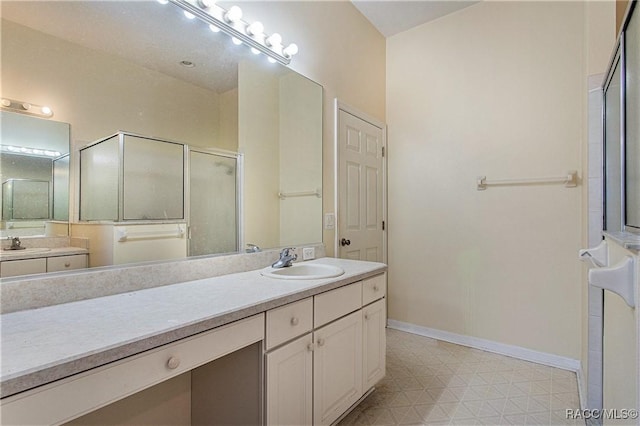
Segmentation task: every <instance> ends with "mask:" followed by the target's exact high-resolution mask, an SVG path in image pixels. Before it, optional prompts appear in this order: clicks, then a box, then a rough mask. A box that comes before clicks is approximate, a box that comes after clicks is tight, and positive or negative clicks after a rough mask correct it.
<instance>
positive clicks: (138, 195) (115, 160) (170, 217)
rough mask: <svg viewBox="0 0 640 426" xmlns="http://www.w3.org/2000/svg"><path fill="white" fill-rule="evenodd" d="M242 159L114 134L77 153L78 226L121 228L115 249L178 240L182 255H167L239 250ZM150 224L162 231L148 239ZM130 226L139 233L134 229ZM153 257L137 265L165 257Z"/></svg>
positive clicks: (140, 137)
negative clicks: (128, 243)
mask: <svg viewBox="0 0 640 426" xmlns="http://www.w3.org/2000/svg"><path fill="white" fill-rule="evenodd" d="M241 160H242V157H241V155H240V154H237V153H231V152H223V151H213V150H208V149H201V148H192V147H189V146H188V145H186V144H184V143H180V142H174V141H167V140H162V139H157V138H152V137H148V136H141V135H135V134H132V133H128V132H118V133H116V134H114V135H112V136H109V137H107V138H104V139H101V140H99V141H97V142H95V143H93V144H91V145H89V146H87V147H85V148H82V149H81V150H80V212H79V219H80V222H81V224H84V225H87V224H90V223H100V224H102V225H104V224H105V221H106V222H112V223H113V224H114V225H117V226H121V227H122V226H125V225H126V226H127V230H126V231H123V230H120V231H119V233H114V234H113V237H112V238H113V245H115V246H117V245H118V243H122V242H125V241H133V240H134V239H137V240H160V239H174V240H178V241H176V243H178V242H179V243H182V244H184V246H185V248H184V251H185V253H184V255H182V256H180V255H177V254H174V255H172V257H184V256H198V255H205V254H216V253H229V252H235V251H238V247H239V239H240V220H239V217H240V216H239V207H240V199H241V197H240V185H239V179H240V173H239V169H240V164H241ZM154 224H158V225H160V224H162V225H164V228H162V230H160V231H158V232H156V234H154V233H153V230H150V228H149V226H151V225H154ZM168 224H173V225H174V226H172V227H170V229H171V232H167V230H166V229H167V228H166V226H167V225H168ZM181 224H184V226H185V228H186V229H185V231H184V232H183V231H182V228H181V227H180V225H181ZM135 225H140V226H142V225H144V226H145V228H144V230H142V229H143V228H141V227H140V228H138V229H140V230H142V231H135V228H132V227H133V226H135ZM175 225H178V227H177V228H176V226H175ZM158 229H160V228H158ZM176 229H177V231H176ZM114 232H115V231H114ZM94 234H95V232H94ZM103 234H109V232H106V233H105V232H103ZM76 235H77V234H76ZM123 235H124V236H125V237H124V238H123ZM134 235H137V238H134V237H133V236H134ZM185 240H186V241H185ZM156 242H158V241H156ZM169 251H172V252H174V253H177V251H176V250H169ZM153 256H154V257H153V259H143V260H156V259H161V258H163V257H161V255H158V256H155V255H153ZM122 257H123V256H116V255H114V256H112V258H113V259H115V258H122ZM107 261H108V260H107ZM103 263H104V262H103ZM91 266H99V265H94V264H92V265H91Z"/></svg>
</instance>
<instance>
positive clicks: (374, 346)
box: [362, 299, 387, 392]
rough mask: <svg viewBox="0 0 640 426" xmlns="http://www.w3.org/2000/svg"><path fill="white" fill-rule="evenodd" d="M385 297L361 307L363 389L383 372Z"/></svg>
mask: <svg viewBox="0 0 640 426" xmlns="http://www.w3.org/2000/svg"><path fill="white" fill-rule="evenodd" d="M385 302H386V299H381V300H378V301H377V302H376V303H373V304H371V305H369V306H367V307H365V308H363V309H362V319H363V321H362V339H363V345H362V348H363V351H362V381H363V382H362V385H363V388H362V389H363V391H365V392H366V391H368V390H369V389H370V388H372V387H373V386H375V384H376V383H378V382H379V381H380V380H381V379H382V378H383V377H384V374H385V358H386V356H385V351H386V335H385V326H386V323H387V318H386V317H387V315H386V312H387V309H386V303H385Z"/></svg>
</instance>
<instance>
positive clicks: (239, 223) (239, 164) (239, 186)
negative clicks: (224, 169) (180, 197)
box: [184, 145, 244, 257]
mask: <svg viewBox="0 0 640 426" xmlns="http://www.w3.org/2000/svg"><path fill="white" fill-rule="evenodd" d="M185 148H186V156H185V162H186V175H185V185H184V187H185V188H184V192H185V205H184V208H185V219H186V221H187V257H191V152H198V153H201V154H209V155H217V156H219V157H225V158H233V159H235V160H236V251H235V252H230V253H240V252H241V249H240V248H241V247H244V244H243V243H244V223H243V220H242V218H243V215H242V211H243V207H244V203H243V176H244V154H242V153H239V152H234V151H227V150H224V149H216V148H201V147H192V146H190V145H185ZM220 254H229V253H209V254H204V255H202V256H211V255H220Z"/></svg>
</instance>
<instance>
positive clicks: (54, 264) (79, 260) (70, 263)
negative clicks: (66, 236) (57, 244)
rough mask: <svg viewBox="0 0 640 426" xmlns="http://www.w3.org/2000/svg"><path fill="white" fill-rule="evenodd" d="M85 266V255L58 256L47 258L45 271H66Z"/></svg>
mask: <svg viewBox="0 0 640 426" xmlns="http://www.w3.org/2000/svg"><path fill="white" fill-rule="evenodd" d="M86 267H87V255H86V254H75V255H72V256H58V257H49V258H47V272H57V271H68V270H71V269H82V268H86Z"/></svg>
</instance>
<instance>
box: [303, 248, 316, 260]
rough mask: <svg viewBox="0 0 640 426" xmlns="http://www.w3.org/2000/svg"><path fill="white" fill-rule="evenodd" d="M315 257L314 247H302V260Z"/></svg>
mask: <svg viewBox="0 0 640 426" xmlns="http://www.w3.org/2000/svg"><path fill="white" fill-rule="evenodd" d="M315 258H316V249H314V248H313V247H305V248H303V249H302V260H311V259H315Z"/></svg>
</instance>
